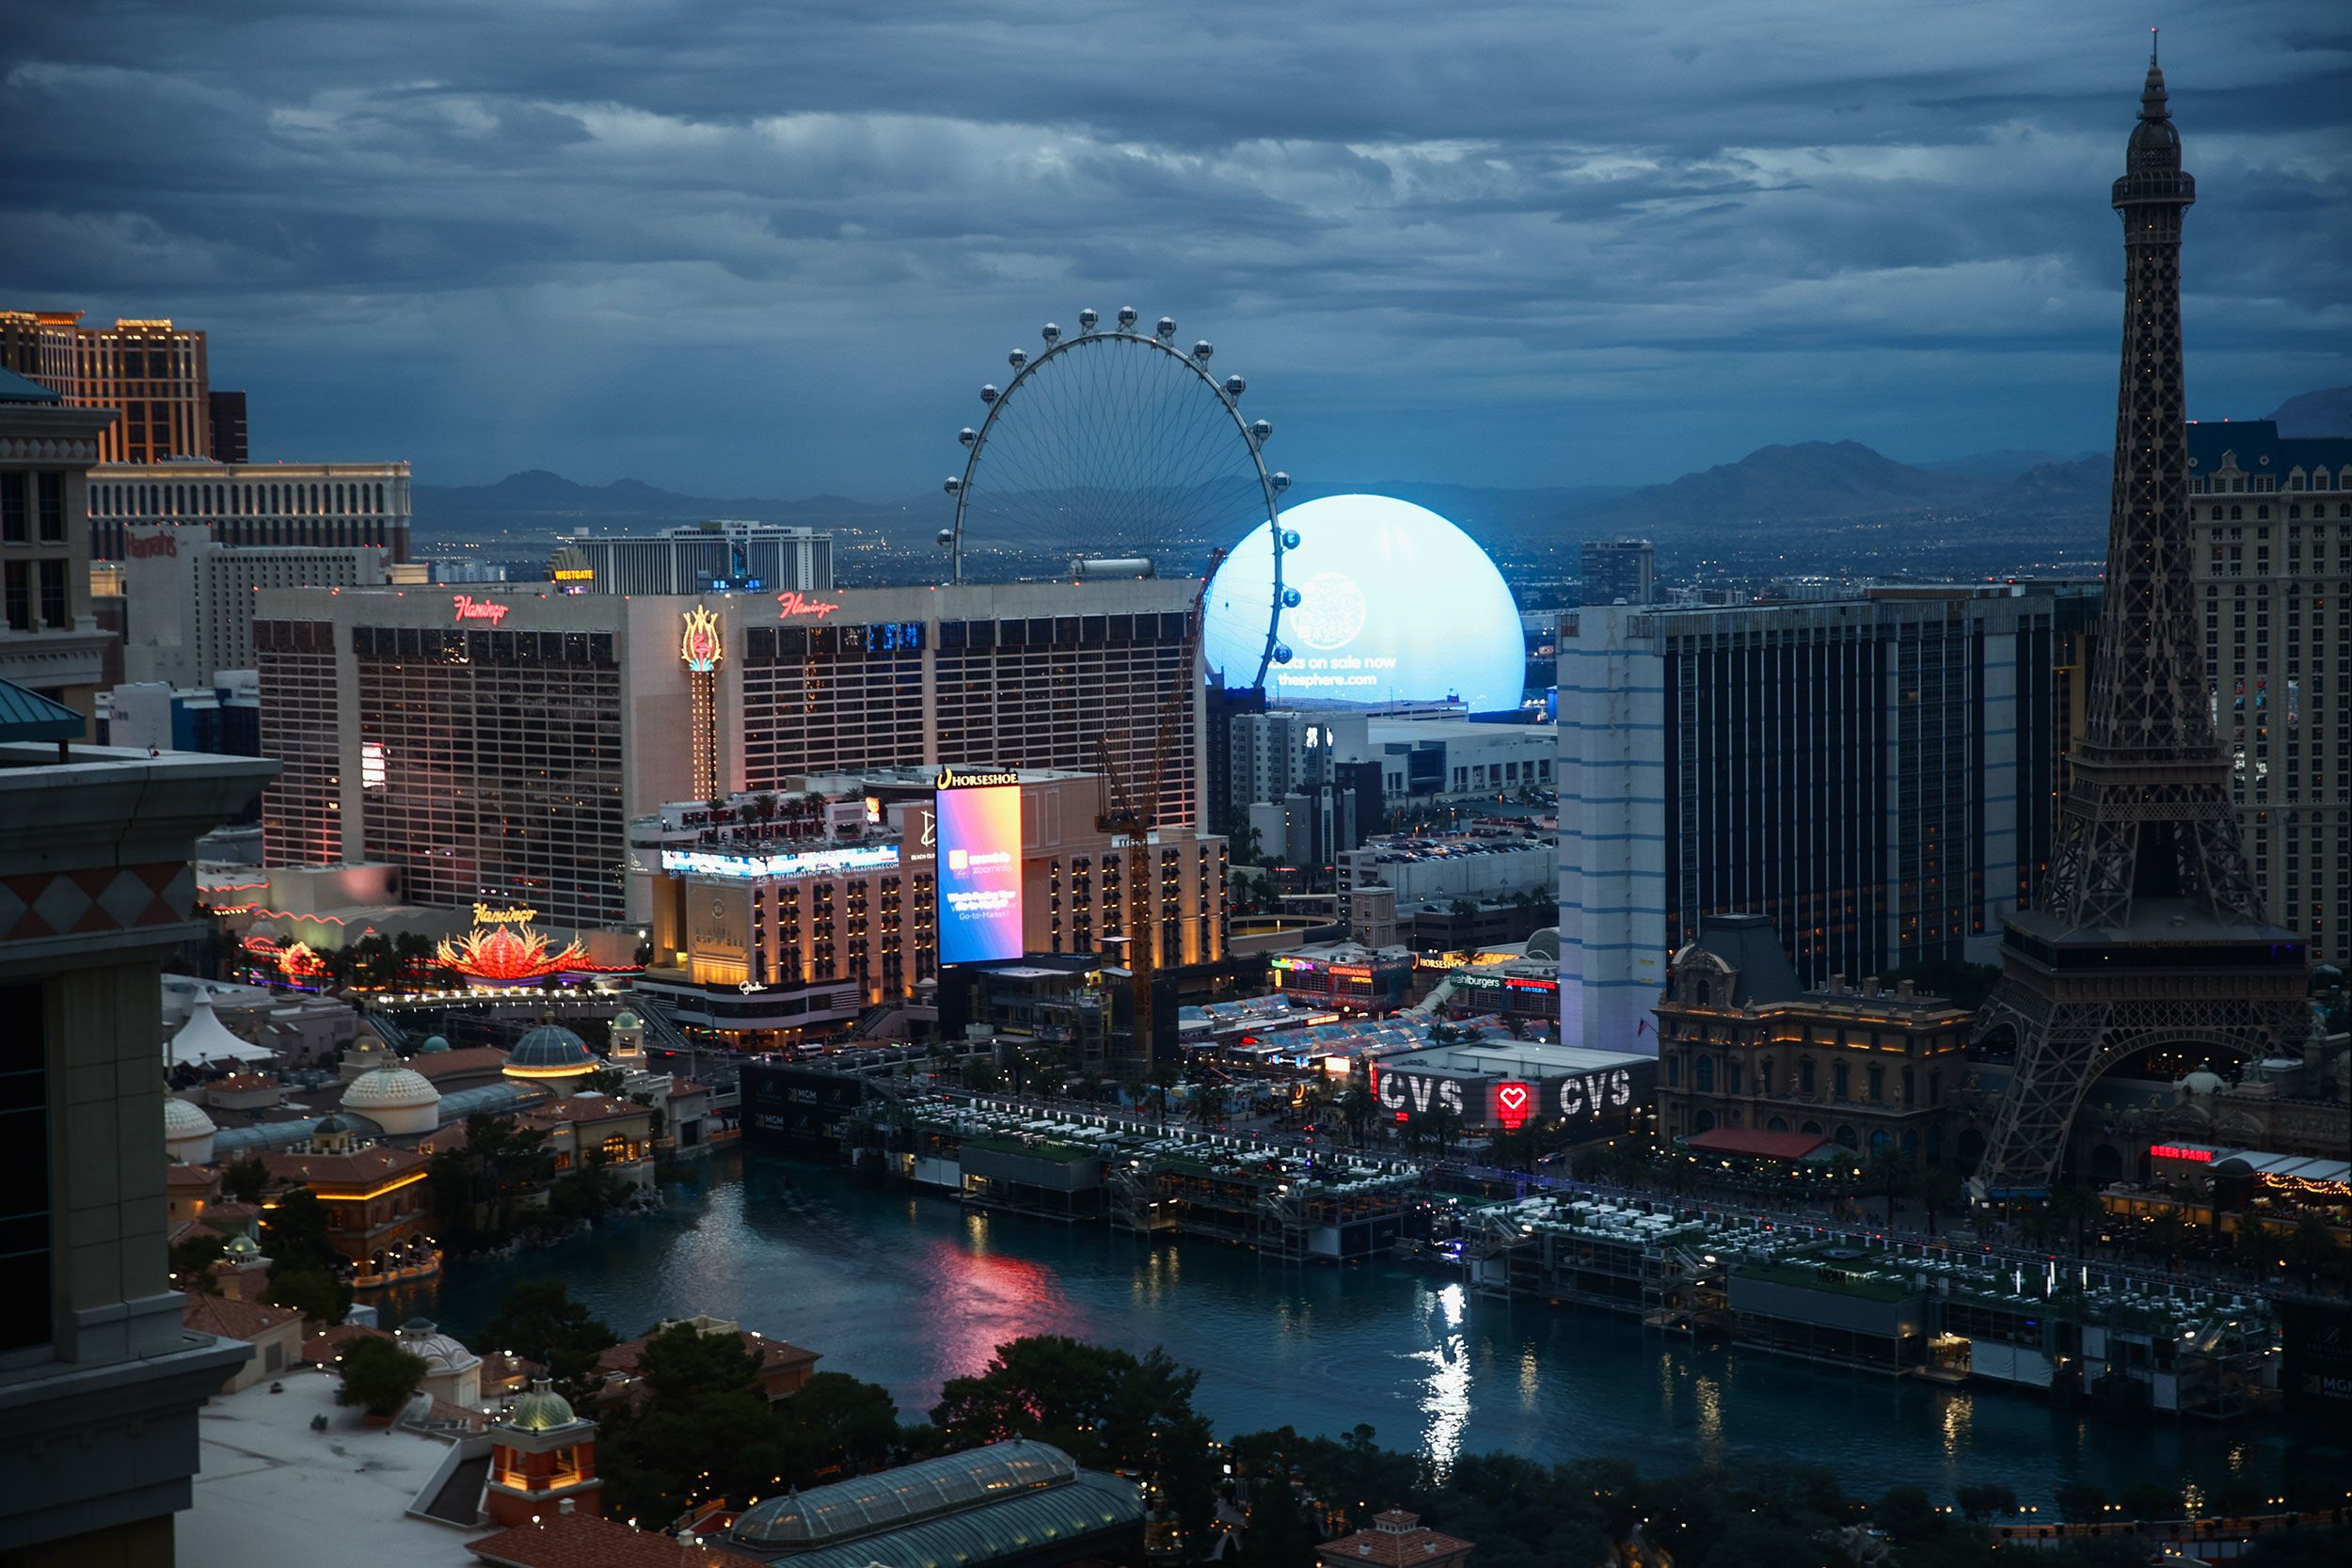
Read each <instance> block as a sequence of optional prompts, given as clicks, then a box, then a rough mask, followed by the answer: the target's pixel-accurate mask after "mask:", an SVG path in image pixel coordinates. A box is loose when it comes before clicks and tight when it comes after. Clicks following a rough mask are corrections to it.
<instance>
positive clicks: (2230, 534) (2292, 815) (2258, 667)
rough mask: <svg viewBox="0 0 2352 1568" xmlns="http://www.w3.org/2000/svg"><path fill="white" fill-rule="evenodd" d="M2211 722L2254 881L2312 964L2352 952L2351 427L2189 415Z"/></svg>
mask: <svg viewBox="0 0 2352 1568" xmlns="http://www.w3.org/2000/svg"><path fill="white" fill-rule="evenodd" d="M2188 471H2189V481H2188V491H2189V494H2188V515H2189V532H2190V542H2191V545H2192V546H2193V549H2192V556H2191V559H2192V562H2193V563H2194V564H2193V566H2192V570H2193V572H2194V573H2195V576H2196V579H2197V583H2198V588H2199V594H2200V596H2201V598H2202V600H2203V604H2204V611H2205V664H2206V667H2207V669H2208V670H2209V671H2210V672H2211V673H2212V677H2213V685H2214V710H2215V711H2214V718H2215V728H2216V729H2217V730H2218V731H2219V732H2220V735H2221V739H2222V744H2223V745H2225V746H2226V747H2228V748H2229V750H2230V753H2231V760H2232V764H2233V769H2234V771H2233V780H2232V791H2233V794H2234V795H2235V797H2236V802H2237V815H2238V824H2239V826H2240V828H2241V829H2242V830H2243V832H2245V835H2246V850H2247V853H2248V854H2249V855H2250V856H2251V857H2252V858H2253V869H2254V881H2255V885H2256V886H2257V887H2259V888H2260V889H2261V890H2262V891H2263V893H2264V894H2265V897H2266V898H2267V900H2268V904H2269V911H2268V912H2269V915H2270V918H2271V919H2272V920H2273V921H2275V922H2276V923H2277V924H2279V925H2280V926H2282V927H2286V928H2287V929H2288V930H2291V931H2293V932H2295V933H2296V935H2297V936H2301V937H2306V938H2309V939H2310V942H2311V952H2312V961H2313V962H2314V963H2332V964H2335V965H2337V966H2339V967H2342V966H2343V965H2344V964H2346V963H2352V440H2344V439H2332V440H2331V439H2320V438H2294V437H2285V436H2280V434H2279V427H2278V426H2277V425H2276V424H2274V423H2273V422H2271V421H2270V420H2242V421H2241V420H2230V421H2228V422H2226V423H2212V422H2206V423H2197V424H2191V425H2190V426H2189V427H2188Z"/></svg>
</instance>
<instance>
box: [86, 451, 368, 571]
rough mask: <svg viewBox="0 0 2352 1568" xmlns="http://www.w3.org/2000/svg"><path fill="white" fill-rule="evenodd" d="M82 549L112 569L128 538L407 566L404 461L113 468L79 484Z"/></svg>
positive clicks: (196, 464) (104, 468)
mask: <svg viewBox="0 0 2352 1568" xmlns="http://www.w3.org/2000/svg"><path fill="white" fill-rule="evenodd" d="M89 519H90V551H91V553H92V554H93V555H94V556H96V557H97V558H98V559H99V560H101V561H120V560H122V559H123V557H124V555H125V554H126V553H127V551H128V549H129V546H128V544H127V543H126V540H127V538H128V536H129V535H130V534H131V532H132V531H134V530H149V529H158V528H192V529H197V530H199V534H198V535H197V537H198V538H203V537H206V536H207V535H209V536H210V537H211V538H213V539H214V540H215V541H217V542H218V543H220V544H223V545H228V546H247V545H268V546H288V545H299V546H310V547H311V548H326V549H358V548H373V549H380V550H386V551H389V553H390V555H391V558H392V560H394V561H406V560H407V559H408V523H409V513H408V465H407V464H405V463H257V464H253V465H250V466H242V467H241V466H237V465H232V464H225V463H146V464H113V465H108V466H105V467H100V468H98V469H96V470H94V471H93V472H92V473H91V474H90V477H89Z"/></svg>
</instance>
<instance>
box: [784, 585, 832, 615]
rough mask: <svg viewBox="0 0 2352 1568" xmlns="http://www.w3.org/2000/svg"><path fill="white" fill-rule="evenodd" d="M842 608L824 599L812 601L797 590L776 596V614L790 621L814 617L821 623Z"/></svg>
mask: <svg viewBox="0 0 2352 1568" xmlns="http://www.w3.org/2000/svg"><path fill="white" fill-rule="evenodd" d="M840 608H841V607H840V606H839V605H837V604H833V603H829V602H828V601H826V600H823V599H812V598H809V597H808V596H807V595H806V594H802V593H801V592H800V591H799V590H797V589H795V590H792V591H790V592H788V593H783V594H777V595H776V614H777V615H778V616H779V617H780V618H783V619H787V620H789V619H791V618H792V617H794V616H799V615H808V616H814V617H815V618H816V619H818V620H819V621H821V620H823V619H824V618H825V617H826V616H828V615H830V614H832V613H833V612H834V610H839V609H840Z"/></svg>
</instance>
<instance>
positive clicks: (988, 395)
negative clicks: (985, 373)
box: [980, 381, 996, 403]
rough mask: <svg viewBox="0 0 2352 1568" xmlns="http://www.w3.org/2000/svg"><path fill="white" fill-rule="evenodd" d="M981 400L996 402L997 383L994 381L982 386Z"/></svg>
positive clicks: (983, 401)
mask: <svg viewBox="0 0 2352 1568" xmlns="http://www.w3.org/2000/svg"><path fill="white" fill-rule="evenodd" d="M980 401H981V402H982V403H994V402H995V401H996V383H994V382H993V381H992V382H990V383H989V384H988V385H987V386H985V387H983V388H980Z"/></svg>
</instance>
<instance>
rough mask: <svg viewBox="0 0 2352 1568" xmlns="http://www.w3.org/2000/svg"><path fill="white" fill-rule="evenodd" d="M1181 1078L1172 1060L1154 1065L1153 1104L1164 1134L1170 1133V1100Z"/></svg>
mask: <svg viewBox="0 0 2352 1568" xmlns="http://www.w3.org/2000/svg"><path fill="white" fill-rule="evenodd" d="M1181 1076H1182V1073H1181V1072H1180V1071H1179V1069H1178V1068H1177V1066H1176V1063H1175V1062H1174V1061H1173V1060H1172V1059H1169V1058H1167V1057H1163V1058H1161V1059H1160V1060H1159V1061H1156V1062H1153V1063H1152V1106H1153V1109H1154V1110H1155V1111H1156V1113H1157V1114H1158V1117H1159V1122H1160V1131H1161V1132H1167V1131H1168V1096H1169V1095H1170V1094H1171V1093H1173V1092H1174V1091H1175V1088H1176V1081H1177V1079H1178V1078H1179V1077H1181Z"/></svg>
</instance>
